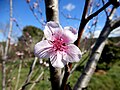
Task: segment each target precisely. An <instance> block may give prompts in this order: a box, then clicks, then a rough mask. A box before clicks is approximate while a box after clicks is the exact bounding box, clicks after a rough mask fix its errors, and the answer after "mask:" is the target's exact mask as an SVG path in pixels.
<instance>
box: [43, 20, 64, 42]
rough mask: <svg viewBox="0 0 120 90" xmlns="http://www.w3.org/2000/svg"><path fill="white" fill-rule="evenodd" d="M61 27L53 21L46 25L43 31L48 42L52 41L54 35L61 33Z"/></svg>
mask: <svg viewBox="0 0 120 90" xmlns="http://www.w3.org/2000/svg"><path fill="white" fill-rule="evenodd" d="M61 30H62V27H61V26H60V25H59V24H58V23H55V22H53V21H50V22H48V23H47V24H46V26H45V29H44V35H45V37H46V38H47V39H48V40H52V39H53V35H55V33H58V32H61Z"/></svg>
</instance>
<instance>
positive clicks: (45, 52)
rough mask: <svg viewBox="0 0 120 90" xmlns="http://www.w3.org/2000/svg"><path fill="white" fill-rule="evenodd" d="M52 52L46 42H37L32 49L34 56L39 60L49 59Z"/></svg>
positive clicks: (50, 46)
mask: <svg viewBox="0 0 120 90" xmlns="http://www.w3.org/2000/svg"><path fill="white" fill-rule="evenodd" d="M52 52H53V51H52V45H51V44H49V42H48V41H47V40H43V41H40V42H38V43H37V44H36V45H35V48H34V53H35V56H38V57H39V58H49V57H50V55H51V54H52Z"/></svg>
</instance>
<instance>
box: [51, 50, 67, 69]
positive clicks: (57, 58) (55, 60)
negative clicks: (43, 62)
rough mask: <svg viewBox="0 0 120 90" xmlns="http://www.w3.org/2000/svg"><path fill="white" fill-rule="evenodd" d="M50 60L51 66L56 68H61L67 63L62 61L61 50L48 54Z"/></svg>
mask: <svg viewBox="0 0 120 90" xmlns="http://www.w3.org/2000/svg"><path fill="white" fill-rule="evenodd" d="M50 61H51V64H52V66H53V67H58V68H63V67H64V65H65V64H66V63H67V62H66V61H63V55H62V52H59V51H57V52H56V53H54V54H53V55H51V56H50Z"/></svg>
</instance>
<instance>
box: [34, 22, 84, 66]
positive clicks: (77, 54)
mask: <svg viewBox="0 0 120 90" xmlns="http://www.w3.org/2000/svg"><path fill="white" fill-rule="evenodd" d="M44 35H45V38H46V40H42V41H40V42H38V43H37V44H36V45H35V48H34V53H35V56H38V57H39V58H50V62H51V64H52V66H53V67H58V68H63V67H64V65H66V64H67V63H68V62H78V61H79V60H80V58H81V55H82V54H81V51H80V49H79V48H78V47H77V46H75V45H74V44H73V43H74V41H75V40H76V39H77V31H76V30H75V29H74V28H72V27H64V29H63V28H62V27H61V26H60V25H59V24H58V23H55V22H53V21H50V22H48V23H47V24H46V26H45V29H44Z"/></svg>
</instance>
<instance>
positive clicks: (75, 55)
mask: <svg viewBox="0 0 120 90" xmlns="http://www.w3.org/2000/svg"><path fill="white" fill-rule="evenodd" d="M81 57H82V53H81V51H80V49H79V48H78V47H77V46H75V45H74V44H70V45H68V46H67V49H66V51H65V52H64V55H63V59H64V60H65V61H66V62H78V61H80V58H81Z"/></svg>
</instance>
